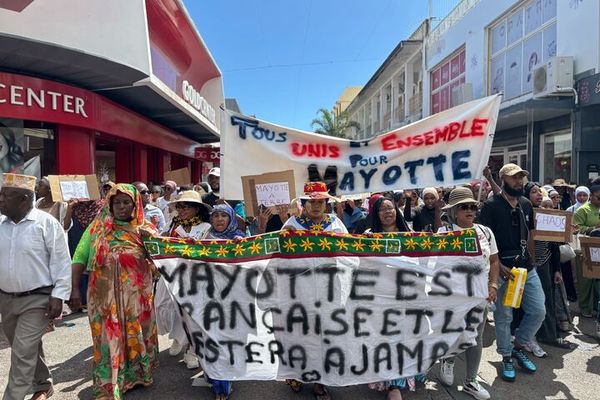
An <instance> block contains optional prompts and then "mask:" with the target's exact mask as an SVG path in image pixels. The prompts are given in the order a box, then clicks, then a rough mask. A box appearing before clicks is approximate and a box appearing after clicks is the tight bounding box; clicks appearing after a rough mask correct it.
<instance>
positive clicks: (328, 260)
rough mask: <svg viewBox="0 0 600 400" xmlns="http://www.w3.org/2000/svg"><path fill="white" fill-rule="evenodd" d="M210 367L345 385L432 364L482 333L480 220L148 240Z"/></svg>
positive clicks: (246, 376) (231, 376) (234, 376)
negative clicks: (447, 228)
mask: <svg viewBox="0 0 600 400" xmlns="http://www.w3.org/2000/svg"><path fill="white" fill-rule="evenodd" d="M146 247H147V249H148V251H149V253H150V254H151V255H152V256H153V259H154V262H155V264H156V266H157V267H158V268H159V270H160V272H161V274H162V276H163V278H164V279H165V281H166V283H167V286H168V288H169V289H170V291H171V293H172V294H173V296H174V298H175V300H176V301H177V302H178V304H179V305H180V306H181V307H180V310H181V312H182V316H183V321H184V322H185V330H186V332H187V333H188V337H189V340H190V342H191V343H192V344H193V345H194V347H195V350H196V353H197V354H198V355H199V357H200V358H201V363H202V368H203V369H204V371H205V372H206V373H207V374H208V376H210V377H211V378H215V379H225V380H281V379H288V378H293V379H297V380H301V381H305V382H311V381H318V382H322V383H324V384H326V385H333V386H345V385H355V384H360V383H368V382H375V381H380V380H387V379H395V378H399V377H404V376H410V375H414V374H417V373H424V372H426V371H427V370H428V369H429V368H430V367H431V366H432V365H433V364H434V363H435V362H436V361H437V360H438V359H440V358H443V357H448V356H451V355H454V354H457V353H460V352H462V351H463V350H465V349H466V348H468V347H470V346H473V345H474V344H475V340H476V336H477V327H478V325H479V324H481V323H483V320H484V310H485V304H486V300H485V298H486V297H487V279H488V277H487V270H486V268H485V266H486V263H485V261H484V259H483V257H482V255H481V251H480V248H479V244H478V242H477V236H476V234H475V232H474V231H462V232H451V233H448V234H442V235H433V234H431V235H426V236H423V235H421V234H411V233H408V234H389V235H385V236H383V235H379V236H378V237H364V236H351V235H336V234H325V233H322V234H318V235H314V234H311V233H310V232H308V231H305V232H303V231H296V232H289V231H284V232H281V233H274V234H268V235H263V236H258V237H252V238H249V239H247V241H228V242H225V241H223V242H217V241H212V242H208V241H202V242H192V241H185V240H180V239H154V240H151V241H148V242H146Z"/></svg>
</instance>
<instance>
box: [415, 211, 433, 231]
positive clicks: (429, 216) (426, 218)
mask: <svg viewBox="0 0 600 400" xmlns="http://www.w3.org/2000/svg"><path fill="white" fill-rule="evenodd" d="M412 221H413V230H414V231H415V232H423V231H427V232H432V231H433V223H434V221H435V208H427V207H425V206H421V207H419V208H417V209H416V210H415V213H414V216H413V217H412Z"/></svg>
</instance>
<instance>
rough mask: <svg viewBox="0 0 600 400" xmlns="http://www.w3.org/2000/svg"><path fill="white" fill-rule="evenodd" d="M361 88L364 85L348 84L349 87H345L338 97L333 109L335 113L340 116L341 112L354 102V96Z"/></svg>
mask: <svg viewBox="0 0 600 400" xmlns="http://www.w3.org/2000/svg"><path fill="white" fill-rule="evenodd" d="M361 89H362V86H348V87H347V88H345V89H344V91H343V92H342V94H341V95H340V97H338V99H337V100H336V102H335V104H334V105H333V108H332V110H331V112H332V113H333V115H335V116H336V117H338V116H339V115H340V114H341V113H343V112H344V111H346V109H347V108H348V106H349V105H350V103H352V100H354V98H355V97H356V96H357V95H358V93H359V92H360V90H361Z"/></svg>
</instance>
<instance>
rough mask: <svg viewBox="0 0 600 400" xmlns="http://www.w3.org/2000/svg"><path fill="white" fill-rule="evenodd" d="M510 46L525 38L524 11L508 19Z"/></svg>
mask: <svg viewBox="0 0 600 400" xmlns="http://www.w3.org/2000/svg"><path fill="white" fill-rule="evenodd" d="M507 27H508V45H509V46H510V45H511V44H513V43H514V42H516V41H517V40H519V39H521V37H522V36H523V10H519V11H518V12H516V13H515V14H513V15H511V16H510V17H508V22H507Z"/></svg>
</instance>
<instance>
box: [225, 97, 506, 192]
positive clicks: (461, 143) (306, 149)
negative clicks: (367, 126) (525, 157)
mask: <svg viewBox="0 0 600 400" xmlns="http://www.w3.org/2000/svg"><path fill="white" fill-rule="evenodd" d="M499 107H500V97H499V96H498V95H495V96H490V97H487V98H483V99H479V100H475V101H471V102H468V103H465V104H461V105H459V106H457V107H454V108H452V109H450V110H447V111H443V112H441V113H438V114H435V115H433V116H430V117H427V118H425V119H423V120H420V121H417V122H415V123H413V124H410V125H407V126H404V127H402V128H399V129H396V130H394V131H391V132H388V133H385V134H382V135H378V136H376V137H373V138H370V139H365V140H360V141H354V140H346V139H341V138H336V137H331V136H324V135H318V134H316V133H310V132H303V131H299V130H294V129H290V128H286V127H283V126H278V125H274V124H271V123H268V122H265V121H261V120H258V119H255V118H251V117H247V116H244V115H241V114H235V113H232V112H231V111H226V113H227V114H226V121H225V123H224V124H223V127H222V128H223V134H222V135H221V167H222V171H221V178H222V179H221V182H222V185H221V192H222V194H223V196H225V198H230V199H241V198H242V196H243V193H242V190H241V188H240V187H239V184H238V182H239V181H238V180H237V179H239V178H238V177H239V176H244V175H260V174H263V173H267V172H271V171H285V170H290V169H291V170H293V171H294V176H295V178H296V191H297V192H298V193H300V192H301V190H302V185H303V184H304V183H305V182H308V181H314V180H317V179H320V180H325V181H326V182H327V183H330V182H331V183H335V185H333V184H332V186H335V193H331V194H335V195H338V196H339V195H344V194H353V193H365V192H385V191H388V190H393V189H410V188H421V187H427V186H446V187H447V186H454V185H460V184H464V183H469V182H470V181H471V180H472V179H477V178H480V177H481V175H482V173H483V168H484V167H485V166H486V164H487V162H488V158H489V154H490V150H491V146H492V141H493V135H494V131H495V128H496V121H497V119H498V110H499ZM240 149H243V156H240Z"/></svg>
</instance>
